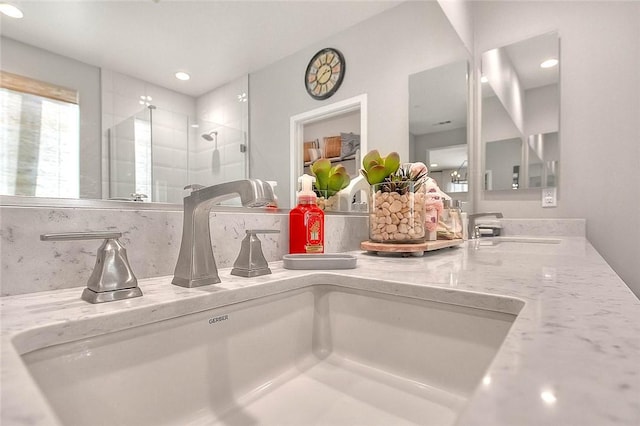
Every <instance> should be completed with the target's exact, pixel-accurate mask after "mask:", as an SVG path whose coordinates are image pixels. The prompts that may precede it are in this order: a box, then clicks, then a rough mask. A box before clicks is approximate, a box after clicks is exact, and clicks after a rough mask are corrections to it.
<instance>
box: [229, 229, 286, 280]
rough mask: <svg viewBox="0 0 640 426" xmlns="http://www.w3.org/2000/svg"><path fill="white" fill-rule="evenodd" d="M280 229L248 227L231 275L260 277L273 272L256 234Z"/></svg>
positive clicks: (272, 232)
mask: <svg viewBox="0 0 640 426" xmlns="http://www.w3.org/2000/svg"><path fill="white" fill-rule="evenodd" d="M279 232H280V230H278V229H247V230H246V234H247V236H246V237H244V239H243V240H242V246H241V247H240V254H238V258H237V259H236V261H235V262H234V264H233V269H232V270H231V275H237V276H240V277H258V276H260V275H267V274H270V273H271V269H269V263H268V262H267V259H265V258H264V254H263V253H262V243H261V242H260V239H259V238H258V236H257V235H256V234H277V233H279Z"/></svg>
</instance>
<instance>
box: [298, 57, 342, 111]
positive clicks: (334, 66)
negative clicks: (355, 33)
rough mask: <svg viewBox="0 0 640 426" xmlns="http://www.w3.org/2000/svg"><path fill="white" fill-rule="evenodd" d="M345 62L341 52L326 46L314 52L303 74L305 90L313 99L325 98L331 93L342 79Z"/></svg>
mask: <svg viewBox="0 0 640 426" xmlns="http://www.w3.org/2000/svg"><path fill="white" fill-rule="evenodd" d="M344 70H345V62H344V57H343V56H342V53H340V52H339V51H338V50H336V49H332V48H326V49H322V50H321V51H319V52H318V53H316V54H315V55H314V56H313V58H311V61H309V65H307V71H306V73H305V76H304V80H305V81H304V83H305V86H306V88H307V92H309V95H311V97H312V98H314V99H327V98H328V97H329V96H331V95H333V94H334V93H335V92H336V91H337V90H338V88H339V87H340V84H341V83H342V80H343V79H344Z"/></svg>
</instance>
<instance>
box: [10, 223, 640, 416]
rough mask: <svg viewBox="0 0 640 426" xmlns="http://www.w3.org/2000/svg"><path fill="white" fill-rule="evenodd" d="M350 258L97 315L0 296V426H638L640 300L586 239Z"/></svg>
mask: <svg viewBox="0 0 640 426" xmlns="http://www.w3.org/2000/svg"><path fill="white" fill-rule="evenodd" d="M507 229H508V227H507ZM352 254H355V255H356V256H357V267H356V268H355V269H349V270H339V271H338V270H335V271H331V270H328V271H310V270H286V269H284V268H283V267H282V263H281V262H270V264H269V266H270V268H271V270H272V272H273V273H272V274H271V275H266V276H260V277H256V278H242V277H237V276H233V275H231V274H230V271H231V268H225V269H221V270H220V278H221V281H222V282H221V283H220V284H216V285H211V286H204V287H200V288H182V287H177V286H173V285H171V284H170V282H171V276H166V277H159V278H147V279H141V280H140V281H139V286H140V288H141V289H142V291H143V293H144V296H143V297H140V298H136V299H130V300H125V301H119V302H112V303H105V304H99V305H90V304H87V303H85V302H83V301H82V300H80V299H79V290H78V288H68V289H60V290H55V291H48V292H39V293H31V294H24V295H16V296H8V297H4V298H2V299H1V302H2V354H1V355H2V377H1V379H2V412H1V419H0V420H1V422H2V424H6V425H27V424H29V425H33V424H35V425H51V424H73V423H74V422H75V423H76V424H83V423H86V421H88V419H90V418H91V417H87V416H91V413H92V412H94V413H96V414H95V415H99V417H100V418H101V419H103V421H107V420H105V419H111V420H112V421H113V422H120V424H136V425H140V424H146V423H148V424H225V422H233V424H255V423H254V422H257V423H260V424H274V423H276V424H344V425H353V424H394V425H400V424H436V425H446V424H458V425H488V424H491V425H514V424H518V425H524V424H529V425H540V424H558V425H565V424H566V425H569V424H584V425H587V424H594V425H602V424H614V423H615V424H622V425H637V424H638V423H639V422H640V405H639V404H638V401H640V301H638V299H637V298H636V297H635V296H634V295H633V293H632V292H631V291H630V290H629V289H628V288H627V286H626V285H625V284H624V283H623V282H622V281H621V280H620V278H619V277H618V276H617V275H616V274H615V273H614V272H613V271H612V270H611V268H610V267H609V266H608V265H607V264H606V262H605V261H604V260H603V259H602V258H601V257H600V255H599V254H598V253H597V252H596V251H595V250H594V248H593V247H592V246H591V245H590V244H589V242H588V241H587V240H586V239H585V238H583V237H556V236H551V237H540V236H537V237H522V236H518V237H514V236H506V237H498V238H486V239H480V240H476V241H467V242H465V243H464V244H463V245H461V246H459V247H456V248H450V249H444V250H440V251H437V252H433V253H427V254H425V255H424V256H422V257H393V256H372V255H369V254H366V253H364V252H361V251H354V252H352ZM82 284H83V283H79V284H78V285H79V286H81V285H82ZM124 390H126V394H124V396H122V395H121V396H120V398H121V399H122V401H118V404H117V405H114V406H113V407H111V406H110V405H109V404H105V403H103V402H105V400H108V396H109V395H116V394H117V393H118V392H122V391H124ZM89 391H90V392H91V394H90V397H88V396H87V393H88V392H89ZM305 392H307V393H305ZM83 394H84V395H83ZM93 398H97V401H94V403H93V404H92V402H91V401H92V400H93ZM127 398H129V399H130V400H129V401H128V402H127ZM305 401H306V402H305ZM92 405H94V406H92ZM95 405H102V406H101V407H100V408H99V409H98V408H96V407H95ZM116 406H118V407H119V410H115V407H116ZM95 410H97V411H95ZM115 411H118V413H117V414H116V412H115ZM110 416H113V417H110ZM117 416H123V417H117ZM57 422H58V423H57ZM376 422H377V423H376ZM108 423H109V422H108Z"/></svg>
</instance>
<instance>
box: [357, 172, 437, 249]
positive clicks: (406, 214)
mask: <svg viewBox="0 0 640 426" xmlns="http://www.w3.org/2000/svg"><path fill="white" fill-rule="evenodd" d="M369 240H370V241H373V242H377V243H393V244H397V243H420V242H423V241H424V240H425V193H424V185H421V184H419V183H417V182H384V183H378V184H375V185H371V191H370V194H369Z"/></svg>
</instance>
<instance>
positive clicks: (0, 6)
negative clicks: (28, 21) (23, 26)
mask: <svg viewBox="0 0 640 426" xmlns="http://www.w3.org/2000/svg"><path fill="white" fill-rule="evenodd" d="M0 13H2V14H4V15H6V16H8V17H10V18H16V19H20V18H22V17H24V13H22V11H21V10H20V9H18V7H17V6H15V5H13V4H11V3H5V2H0Z"/></svg>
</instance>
